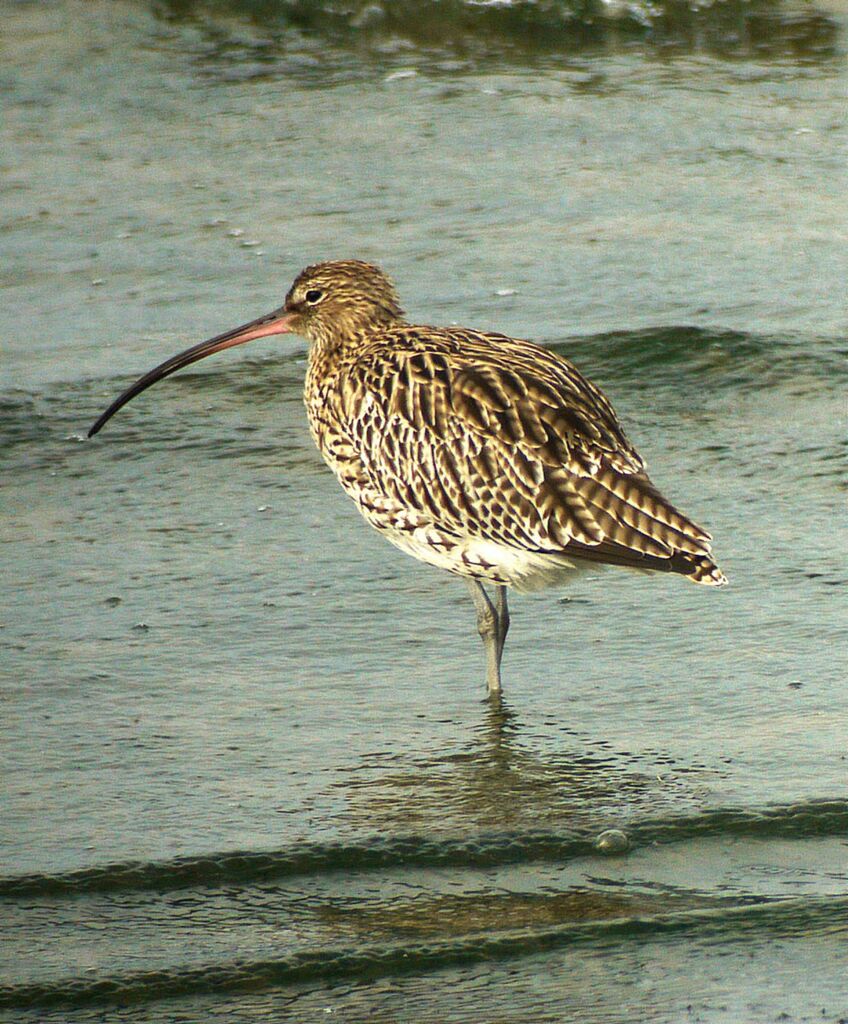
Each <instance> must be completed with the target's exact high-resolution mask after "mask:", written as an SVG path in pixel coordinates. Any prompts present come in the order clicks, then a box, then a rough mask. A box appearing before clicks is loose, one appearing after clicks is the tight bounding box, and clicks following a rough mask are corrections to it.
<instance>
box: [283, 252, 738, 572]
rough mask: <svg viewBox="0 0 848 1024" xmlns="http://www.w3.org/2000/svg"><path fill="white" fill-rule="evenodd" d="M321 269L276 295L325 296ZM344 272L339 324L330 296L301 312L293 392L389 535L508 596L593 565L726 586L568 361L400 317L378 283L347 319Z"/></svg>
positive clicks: (349, 280)
mask: <svg viewBox="0 0 848 1024" xmlns="http://www.w3.org/2000/svg"><path fill="white" fill-rule="evenodd" d="M334 266H336V265H334V264H319V265H317V266H316V267H311V268H307V270H306V271H304V272H303V274H302V275H301V278H299V279H298V281H296V282H295V285H294V286H293V289H292V293H290V296H289V300H287V302H288V303H290V304H291V305H292V307H296V306H297V303H298V297H299V296H300V295H302V294H305V292H306V290H307V288H308V287H309V286H310V285H312V286H313V288H314V286H315V282H316V281H319V282H324V284H323V287H325V288H327V291H328V296H329V288H328V286H327V284H326V282H327V281H328V280H332V279H333V268H334ZM344 266H345V268H346V269H345V270H344V271H343V272H341V273H340V274H339V277H340V278H341V279H342V281H341V283H340V285H339V289H338V290H339V291H342V290H343V291H344V296H345V303H346V306H345V308H346V309H347V310H348V312H349V315H350V317H351V319H350V323H349V324H348V326H347V328H346V329H340V323H339V318H338V317H333V316H332V308H331V303H330V298H329V297H328V300H327V303H326V307H325V308H324V310H322V311H320V314H321V315H318V314H317V313H316V314H314V315H313V320H312V322H311V324H310V327H311V330H310V331H309V332H308V333H310V334H311V337H312V341H313V345H312V348H311V351H310V360H309V369H308V373H307V378H306V386H305V402H306V407H307V413H308V417H309V424H310V429H311V432H312V435H313V437H314V439H315V442H316V444H317V446H318V448H319V450H320V452H321V454H322V455H323V457H324V459H325V461H326V462H327V463H328V465H329V466H330V468H331V469H332V470H333V472H334V473H335V475H336V476H337V478H338V479H339V481H340V483H341V485H342V487H343V488H344V489H345V491H347V493H348V494H349V495H350V496H351V497H352V498H353V500H354V501H355V502H356V504H357V506H358V507H359V510H360V512H361V513H362V514H363V516H364V517H365V518H366V519H367V520H368V522H369V523H371V525H372V526H374V527H376V529H378V530H379V531H380V532H381V533H382V534H384V535H385V536H386V537H387V538H388V540H390V541H391V542H392V543H394V544H396V545H397V546H398V547H400V548H402V549H403V550H405V551H407V552H408V553H409V554H412V555H414V556H415V557H417V558H419V559H421V560H422V561H425V562H428V563H430V564H432V565H435V566H438V567H440V568H442V569H446V570H447V571H449V572H452V573H455V574H457V575H460V576H469V577H473V578H476V579H480V580H484V581H485V580H488V581H491V582H494V583H498V584H503V585H509V586H515V587H516V588H517V589H519V590H529V589H535V588H537V587H540V586H545V585H549V584H554V583H557V582H560V581H561V580H562V579H563V578H564V577H565V576H567V575H568V574H569V573H571V572H573V571H574V570H575V569H577V568H581V567H586V566H587V565H589V564H593V563H594V564H610V565H618V566H624V567H627V568H632V569H644V570H657V571H666V572H675V573H681V574H682V575H684V576H686V577H688V578H689V579H691V580H693V581H694V582H696V583H702V584H707V585H713V586H717V585H721V584H723V583H725V582H726V580H725V577H724V574H723V573H722V572H721V570H720V569H719V568H718V566H717V565H716V564H715V562H714V561H713V559H712V555H711V550H710V540H711V538H710V535H709V534H708V533H707V532H706V531H705V530H703V529H701V527H699V526H697V525H696V524H695V523H694V522H692V520H690V519H688V518H687V517H686V516H684V515H682V514H681V513H680V512H679V511H678V510H677V509H676V508H675V507H674V506H673V505H672V504H671V503H670V502H669V501H668V500H667V499H666V498H664V497H663V496H662V494H660V492H659V491H658V490H657V488H656V487H655V486H654V485H653V483H652V482H651V481H650V479H649V478H648V476H647V474H646V473H645V467H644V463H643V461H642V459H641V457H640V456H639V454H638V453H637V452H636V450H635V449H634V448H633V446H632V445H631V444H630V442H629V441H628V439H627V437H626V436H625V434H624V431H623V429H622V427H621V425H620V424H619V422H618V419H617V417H616V415H615V412H614V410H613V408H612V406H611V404H610V403H609V401H608V400H607V398H606V397H605V395H604V394H603V393H602V392H601V391H600V390H599V389H598V388H597V387H595V386H594V385H593V384H592V383H591V382H590V381H588V380H587V379H586V378H585V377H584V376H582V374H580V373H579V371H578V370H577V369H576V368H575V367H574V366H573V365H572V364H571V363H570V362H568V360H566V359H563V358H561V357H559V356H558V355H556V354H555V353H553V352H550V351H549V350H547V349H544V348H542V347H540V346H538V345H535V344H533V343H531V342H529V341H523V340H520V339H515V338H510V337H507V336H505V335H501V334H494V333H486V332H480V331H473V330H468V329H465V328H438V327H428V326H414V325H411V324H408V323H406V321H404V320H403V319H402V317H401V315H400V309H399V306H397V302H396V296H395V293H394V289H393V287H392V286H391V283H390V282H389V281H388V279H387V278H383V280H384V281H385V287H386V289H387V290H388V291H387V296H386V297H384V298H383V299H382V300H381V301H380V302H379V303H376V304H375V303H374V299H373V294H372V297H371V299H369V301H370V302H371V303H372V311H373V310H374V309H379V310H380V311H381V312H380V315H379V317H372V319H371V320H369V317H368V315H367V313H366V312H364V311H363V310H359V311H358V312H356V313H355V315H354V313H350V310H351V309H355V307H356V302H355V296H356V286H355V282H356V267H355V261H346V262H345V264H344ZM362 266H365V267H368V269H369V273H370V272H373V271H374V270H376V268H373V267H370V265H367V264H362ZM351 268H352V269H351ZM377 273H378V274H381V272H379V271H377ZM304 275H305V276H304ZM301 279H303V280H301ZM342 284H343V285H344V287H343V288H342ZM376 286H379V280H378V281H377V285H376ZM374 288H375V280H374V278H373V273H372V274H371V280H370V281H369V289H370V291H371V292H372V293H373V290H374ZM311 294H313V295H314V294H316V292H315V291H314V290H313V291H312V292H311ZM351 296H353V298H351ZM388 310H391V313H390V315H389V314H387V311H388Z"/></svg>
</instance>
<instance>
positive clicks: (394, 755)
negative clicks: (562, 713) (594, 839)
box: [339, 699, 700, 834]
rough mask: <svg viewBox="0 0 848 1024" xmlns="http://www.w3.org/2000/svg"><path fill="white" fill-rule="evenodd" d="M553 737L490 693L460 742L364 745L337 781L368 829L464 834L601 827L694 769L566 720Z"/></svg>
mask: <svg viewBox="0 0 848 1024" xmlns="http://www.w3.org/2000/svg"><path fill="white" fill-rule="evenodd" d="M553 739H554V742H555V744H556V745H555V748H554V749H550V747H551V727H550V724H545V726H544V735H541V734H539V735H534V734H533V732H532V731H531V730H530V729H529V728H528V727H526V726H524V725H523V724H522V721H521V719H520V717H519V715H518V714H517V713H516V711H515V710H514V709H513V708H512V707H511V706H510V705H509V704H508V703H507V702H506V701H505V700H503V699H500V700H497V699H491V700H489V701H486V702H485V703H484V704H483V705H482V712H481V717H480V720H479V723H478V725H477V727H476V729H475V730H474V731H473V733H472V736H471V739H470V740H469V742H468V743H467V745H466V746H464V747H460V748H459V749H456V748H454V749H451V750H448V751H443V752H436V753H433V754H426V755H420V754H419V755H414V754H410V753H399V752H396V751H392V752H388V751H382V752H378V753H374V754H370V755H367V756H365V757H364V758H363V759H362V761H361V763H360V765H359V766H358V768H357V769H355V770H353V771H352V772H350V773H349V774H348V775H347V777H346V779H345V781H344V782H342V783H339V785H340V786H341V787H342V788H343V789H344V790H345V793H346V797H347V800H348V814H349V816H351V817H352V819H353V822H354V823H356V822H357V821H358V820H361V821H362V823H363V824H365V823H367V824H368V826H369V827H370V829H371V830H373V829H375V828H376V829H378V830H380V831H383V830H385V831H388V832H391V833H393V834H397V833H404V832H406V833H410V832H416V833H421V832H425V833H426V832H431V831H434V832H441V833H445V832H453V833H457V832H458V833H460V834H468V833H469V832H472V833H477V832H480V831H481V830H482V831H527V830H534V829H558V830H570V829H575V828H577V829H580V830H583V829H585V828H595V827H597V828H598V829H601V828H604V827H607V826H609V825H610V824H611V823H620V822H622V821H626V820H629V819H631V818H633V817H639V816H648V815H650V816H651V817H654V816H656V815H657V814H658V813H663V812H666V811H668V810H670V809H672V808H674V807H675V805H676V806H677V809H678V810H679V803H680V799H681V797H684V798H685V800H686V802H688V800H690V799H691V789H692V785H693V783H694V782H697V781H698V780H697V776H698V774H700V773H699V772H698V771H697V770H696V769H692V768H689V767H686V766H682V765H681V766H674V765H670V764H668V763H659V761H652V759H651V757H650V756H645V755H634V754H631V753H629V752H627V751H616V750H613V749H612V747H611V746H610V745H609V744H607V743H605V742H604V741H603V740H595V741H593V742H592V744H591V746H590V745H589V744H587V743H586V742H585V741H583V740H582V739H581V738H580V736H579V735H578V734H577V733H576V732H573V731H570V730H564V729H559V730H558V731H557V732H556V733H555V734H554V737H553ZM546 748H547V749H546ZM693 776H694V777H693Z"/></svg>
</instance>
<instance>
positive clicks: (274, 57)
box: [154, 0, 838, 77]
mask: <svg viewBox="0 0 848 1024" xmlns="http://www.w3.org/2000/svg"><path fill="white" fill-rule="evenodd" d="M154 9H155V11H156V13H157V14H158V15H159V16H160V17H163V18H164V19H166V20H168V21H172V22H190V23H192V24H193V25H194V26H196V27H197V26H200V27H201V28H202V29H203V30H204V33H205V44H206V45H205V48H206V52H205V57H206V58H211V59H212V60H213V61H214V62H216V63H217V62H220V63H222V64H225V65H245V64H246V63H249V62H254V66H253V68H252V70H251V76H252V77H256V76H259V77H262V76H263V75H265V74H272V75H273V74H278V73H281V72H282V73H285V74H298V75H299V76H304V75H306V76H307V77H308V76H309V75H310V73H312V74H314V73H315V72H316V70H317V69H316V67H315V64H314V62H313V61H307V62H306V63H304V60H303V57H304V56H305V55H311V56H312V57H313V58H317V59H319V60H320V61H321V70H322V71H324V72H326V69H327V65H328V63H329V64H332V63H334V62H339V63H340V64H347V63H348V58H349V57H350V56H353V57H355V58H356V60H357V62H359V61H361V64H360V69H361V70H362V71H363V72H365V73H373V65H372V66H371V68H370V70H369V68H368V66H367V62H369V61H375V62H376V63H377V65H378V66H379V65H381V64H383V63H384V62H385V61H387V60H391V59H392V58H393V57H396V56H400V57H402V58H403V60H404V62H405V63H407V64H408V63H409V62H411V61H413V62H416V63H420V64H423V65H426V64H427V63H428V62H431V61H432V60H434V59H435V60H439V59H442V58H444V57H445V56H446V55H450V56H452V57H454V58H459V59H463V60H470V59H473V60H474V62H475V66H476V67H479V61H480V60H483V59H485V60H487V61H492V60H495V61H507V62H511V61H519V62H520V63H521V64H522V65H523V66H526V64H527V62H528V60H532V58H533V56H534V55H537V56H539V57H540V58H543V59H550V58H551V57H552V56H553V55H555V54H556V55H569V54H572V53H575V52H581V51H582V52H586V51H591V50H596V49H597V48H598V47H600V46H602V47H603V48H604V50H605V51H607V52H608V51H609V50H611V49H612V50H615V49H616V48H618V47H621V48H625V47H632V46H633V44H634V43H643V44H644V45H646V46H648V47H650V48H651V50H653V51H654V52H657V53H661V54H662V55H663V56H664V57H666V56H668V55H669V54H674V53H686V52H691V51H695V52H707V53H711V54H714V55H716V56H718V57H723V58H727V59H738V58H739V57H743V56H749V57H750V56H755V57H756V58H757V59H758V60H778V59H779V60H787V59H788V60H797V61H800V62H804V63H808V62H815V61H820V60H830V59H832V58H833V57H834V56H835V55H836V54H837V52H838V47H837V36H838V25H837V24H836V22H835V21H834V20H833V18H832V17H830V16H829V15H827V14H825V13H822V12H818V11H814V10H813V11H811V10H802V11H795V10H788V9H787V7H786V5H781V4H779V3H774V2H770V0H754V2H747V3H744V2H739V0H729V2H726V3H721V4H706V5H705V4H698V3H695V2H686V0H663V2H659V3H656V2H650V0H631V2H629V3H626V4H612V3H603V2H601V0H595V2H593V0H589V2H588V3H587V2H585V0H554V2H548V3H538V2H526V0H525V2H521V0H513V2H512V3H509V2H507V3H497V4H492V3H490V4H483V3H479V2H476V0H392V2H391V3H384V4H377V3H368V2H366V0H362V2H360V3H358V4H351V3H348V2H345V0H329V2H325V3H320V4H319V3H316V2H315V0H287V2H283V3H281V2H278V0H267V2H256V0H217V2H212V3H210V2H208V0H165V2H162V3H159V4H157V5H156V7H155V8H154ZM234 18H235V19H236V20H235V21H234ZM239 20H240V21H241V24H239ZM251 29H252V30H253V31H256V33H257V35H256V37H255V38H251ZM363 58H364V60H363ZM262 65H265V66H264V68H263V66H262Z"/></svg>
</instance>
